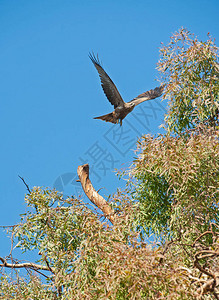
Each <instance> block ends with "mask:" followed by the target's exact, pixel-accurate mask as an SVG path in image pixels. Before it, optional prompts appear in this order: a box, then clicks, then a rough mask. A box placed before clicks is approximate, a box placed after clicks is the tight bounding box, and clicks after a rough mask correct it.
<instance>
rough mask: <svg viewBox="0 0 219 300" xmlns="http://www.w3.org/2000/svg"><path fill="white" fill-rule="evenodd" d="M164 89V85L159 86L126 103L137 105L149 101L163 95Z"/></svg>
mask: <svg viewBox="0 0 219 300" xmlns="http://www.w3.org/2000/svg"><path fill="white" fill-rule="evenodd" d="M164 87H165V85H160V86H158V87H156V88H155V89H152V90H150V91H147V92H145V93H143V94H141V95H138V96H137V97H136V98H134V99H132V100H131V101H129V102H128V103H134V104H135V105H138V104H140V103H142V102H144V101H146V100H151V99H155V98H157V97H160V96H161V95H162V94H163V90H164Z"/></svg>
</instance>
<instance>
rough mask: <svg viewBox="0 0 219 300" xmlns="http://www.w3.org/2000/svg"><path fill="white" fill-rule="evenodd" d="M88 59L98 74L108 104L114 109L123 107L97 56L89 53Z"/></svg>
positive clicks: (117, 92)
mask: <svg viewBox="0 0 219 300" xmlns="http://www.w3.org/2000/svg"><path fill="white" fill-rule="evenodd" d="M89 57H90V59H91V61H92V63H93V64H94V66H95V68H96V69H97V71H98V73H99V76H100V80H101V86H102V88H103V91H104V93H105V95H106V97H107V99H108V100H109V102H110V103H111V104H112V105H114V108H116V107H118V106H124V101H123V99H122V97H121V95H120V93H119V91H118V90H117V88H116V86H115V84H114V83H113V81H112V80H111V78H110V77H109V76H108V75H107V73H106V72H105V71H104V69H103V68H102V66H101V63H100V61H99V58H98V56H97V57H95V56H94V54H91V53H89Z"/></svg>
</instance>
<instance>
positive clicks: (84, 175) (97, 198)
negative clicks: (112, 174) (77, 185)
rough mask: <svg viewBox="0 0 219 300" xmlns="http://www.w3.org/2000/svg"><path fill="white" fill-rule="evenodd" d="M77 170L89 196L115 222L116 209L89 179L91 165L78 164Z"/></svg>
mask: <svg viewBox="0 0 219 300" xmlns="http://www.w3.org/2000/svg"><path fill="white" fill-rule="evenodd" d="M77 172H78V177H79V179H80V182H81V185H82V188H83V190H84V192H85V194H86V195H87V197H88V198H89V199H90V201H91V202H92V203H93V204H95V205H96V206H97V207H98V208H99V209H100V210H102V212H103V213H104V215H105V216H106V217H107V218H108V220H110V222H111V223H112V224H113V223H114V221H115V218H114V210H113V209H112V208H111V207H110V205H109V203H108V202H107V201H106V200H105V199H104V198H103V197H102V196H101V195H99V194H98V193H97V191H96V190H95V189H94V187H93V185H92V183H91V181H90V179H89V165H88V164H85V165H82V166H78V170H77Z"/></svg>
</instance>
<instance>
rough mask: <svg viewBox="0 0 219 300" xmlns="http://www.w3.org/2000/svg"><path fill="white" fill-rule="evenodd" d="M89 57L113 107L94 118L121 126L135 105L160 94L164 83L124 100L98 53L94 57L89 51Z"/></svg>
mask: <svg viewBox="0 0 219 300" xmlns="http://www.w3.org/2000/svg"><path fill="white" fill-rule="evenodd" d="M89 57H90V59H91V61H92V62H93V64H94V66H95V68H96V69H97V71H98V73H99V76H100V80H101V86H102V88H103V91H104V93H105V95H106V97H107V99H108V100H109V102H110V103H111V104H112V105H114V109H115V110H114V111H113V112H111V113H109V114H107V115H103V116H100V117H96V118H94V119H101V120H103V121H106V122H111V123H114V124H117V123H120V126H122V120H123V119H124V118H125V117H126V116H127V115H128V114H129V113H130V112H131V111H132V110H133V109H134V107H135V106H136V105H138V104H140V103H142V102H144V101H146V100H151V99H155V98H157V97H160V96H161V95H162V93H163V90H164V85H161V86H158V87H156V88H155V89H152V90H150V91H147V92H145V93H143V94H140V95H139V96H137V97H136V98H134V99H132V100H131V101H129V102H124V101H123V99H122V97H121V95H120V93H119V91H118V90H117V88H116V86H115V84H114V83H113V81H112V80H111V78H110V77H109V76H108V75H107V73H106V72H105V71H104V69H103V67H102V66H101V63H100V61H99V58H98V55H97V57H95V56H94V54H91V53H89Z"/></svg>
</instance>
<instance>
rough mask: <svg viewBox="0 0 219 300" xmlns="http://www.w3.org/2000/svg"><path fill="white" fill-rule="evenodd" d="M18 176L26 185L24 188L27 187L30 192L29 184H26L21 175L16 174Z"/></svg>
mask: <svg viewBox="0 0 219 300" xmlns="http://www.w3.org/2000/svg"><path fill="white" fill-rule="evenodd" d="M18 177H19V178H20V179H21V180H22V181H23V183H24V184H25V186H26V188H27V190H28V192H29V193H30V194H31V190H30V188H29V186H28V184H27V183H26V181H25V180H24V178H23V177H21V176H20V175H18Z"/></svg>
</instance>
